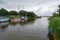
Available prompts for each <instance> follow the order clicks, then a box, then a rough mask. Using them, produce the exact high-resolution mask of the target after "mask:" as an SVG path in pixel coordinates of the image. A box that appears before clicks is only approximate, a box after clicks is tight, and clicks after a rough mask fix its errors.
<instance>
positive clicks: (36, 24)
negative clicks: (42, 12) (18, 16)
mask: <svg viewBox="0 0 60 40" xmlns="http://www.w3.org/2000/svg"><path fill="white" fill-rule="evenodd" d="M48 23H49V21H48V19H47V17H46V18H45V17H42V18H41V19H36V20H35V19H34V20H28V21H25V22H17V23H11V22H8V23H1V25H4V26H1V27H0V29H4V32H2V31H0V40H48V38H47V33H48V31H47V30H48V29H47V27H48ZM5 25H6V26H5Z"/></svg>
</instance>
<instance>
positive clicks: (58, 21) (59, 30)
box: [49, 17, 60, 38]
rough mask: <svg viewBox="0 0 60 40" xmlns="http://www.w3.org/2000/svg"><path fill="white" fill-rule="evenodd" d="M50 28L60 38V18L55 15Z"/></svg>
mask: <svg viewBox="0 0 60 40" xmlns="http://www.w3.org/2000/svg"><path fill="white" fill-rule="evenodd" d="M49 29H52V30H53V32H54V33H55V34H56V37H57V38H60V18H59V17H54V18H52V19H51V21H50V24H49Z"/></svg>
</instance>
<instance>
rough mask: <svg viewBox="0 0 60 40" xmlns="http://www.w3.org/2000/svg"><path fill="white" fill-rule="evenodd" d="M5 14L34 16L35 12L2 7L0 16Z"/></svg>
mask: <svg viewBox="0 0 60 40" xmlns="http://www.w3.org/2000/svg"><path fill="white" fill-rule="evenodd" d="M7 15H20V16H29V17H35V16H36V14H35V13H34V12H28V11H24V10H20V11H19V12H17V11H7V10H6V9H4V8H1V9H0V16H7Z"/></svg>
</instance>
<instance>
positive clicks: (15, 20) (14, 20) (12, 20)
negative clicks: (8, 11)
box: [11, 18, 20, 22]
mask: <svg viewBox="0 0 60 40" xmlns="http://www.w3.org/2000/svg"><path fill="white" fill-rule="evenodd" d="M19 21H20V18H14V19H11V22H19Z"/></svg>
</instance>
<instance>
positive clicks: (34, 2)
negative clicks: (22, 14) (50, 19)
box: [0, 0, 60, 16]
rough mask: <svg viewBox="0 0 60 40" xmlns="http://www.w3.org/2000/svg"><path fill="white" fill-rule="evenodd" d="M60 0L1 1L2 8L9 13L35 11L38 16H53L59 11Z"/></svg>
mask: <svg viewBox="0 0 60 40" xmlns="http://www.w3.org/2000/svg"><path fill="white" fill-rule="evenodd" d="M59 4H60V0H0V8H5V9H7V10H9V11H11V10H16V11H18V5H19V10H26V11H33V12H35V14H36V15H38V16H46V15H52V13H53V12H54V11H56V10H57V8H58V7H57V5H59Z"/></svg>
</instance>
